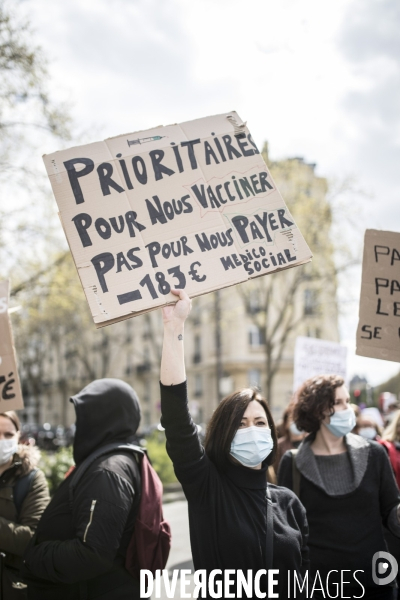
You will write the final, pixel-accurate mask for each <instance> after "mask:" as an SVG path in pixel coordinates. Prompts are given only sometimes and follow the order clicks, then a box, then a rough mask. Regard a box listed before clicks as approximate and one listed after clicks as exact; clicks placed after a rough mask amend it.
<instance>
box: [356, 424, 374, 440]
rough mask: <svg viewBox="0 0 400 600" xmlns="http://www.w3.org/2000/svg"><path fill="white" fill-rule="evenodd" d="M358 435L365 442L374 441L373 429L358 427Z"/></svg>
mask: <svg viewBox="0 0 400 600" xmlns="http://www.w3.org/2000/svg"><path fill="white" fill-rule="evenodd" d="M358 435H361V437H363V438H366V439H367V440H374V439H375V438H376V429H375V428H374V427H360V429H359V430H358Z"/></svg>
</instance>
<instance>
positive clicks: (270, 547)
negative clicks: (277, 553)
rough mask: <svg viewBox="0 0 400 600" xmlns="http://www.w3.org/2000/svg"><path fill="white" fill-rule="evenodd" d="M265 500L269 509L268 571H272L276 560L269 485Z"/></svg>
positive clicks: (266, 559) (266, 489)
mask: <svg viewBox="0 0 400 600" xmlns="http://www.w3.org/2000/svg"><path fill="white" fill-rule="evenodd" d="M265 499H266V507H267V535H266V555H265V562H266V569H272V563H273V560H274V513H273V507H272V499H271V491H270V489H269V485H268V483H267V487H266V488H265Z"/></svg>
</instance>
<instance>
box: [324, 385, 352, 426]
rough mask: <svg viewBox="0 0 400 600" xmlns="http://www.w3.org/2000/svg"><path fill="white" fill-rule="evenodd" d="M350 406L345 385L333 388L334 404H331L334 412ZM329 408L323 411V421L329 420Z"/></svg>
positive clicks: (327, 421)
mask: <svg viewBox="0 0 400 600" xmlns="http://www.w3.org/2000/svg"><path fill="white" fill-rule="evenodd" d="M349 406H350V395H349V392H348V391H347V388H346V386H345V385H342V386H340V387H338V388H336V390H335V404H334V406H333V408H334V411H335V412H339V411H340V410H346V408H349ZM330 413H331V411H330V409H328V410H327V411H326V412H325V419H324V422H325V423H329V422H330Z"/></svg>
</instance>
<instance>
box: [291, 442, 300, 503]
mask: <svg viewBox="0 0 400 600" xmlns="http://www.w3.org/2000/svg"><path fill="white" fill-rule="evenodd" d="M297 452H298V450H295V449H293V450H290V453H291V455H292V484H293V488H292V489H293V492H294V493H295V494H296V496H297V497H298V498H300V481H301V473H300V471H299V469H298V467H297V465H296V455H297Z"/></svg>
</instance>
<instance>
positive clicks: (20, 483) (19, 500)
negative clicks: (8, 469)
mask: <svg viewBox="0 0 400 600" xmlns="http://www.w3.org/2000/svg"><path fill="white" fill-rule="evenodd" d="M37 472H38V469H32V471H29V473H27V474H26V475H24V476H23V477H20V478H19V479H17V481H16V482H15V485H14V489H13V497H14V504H15V508H16V509H17V514H18V516H19V513H20V512H21V508H22V505H23V503H24V500H25V498H26V497H27V495H28V492H29V490H30V489H31V487H32V483H33V480H34V479H35V475H36V473H37Z"/></svg>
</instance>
